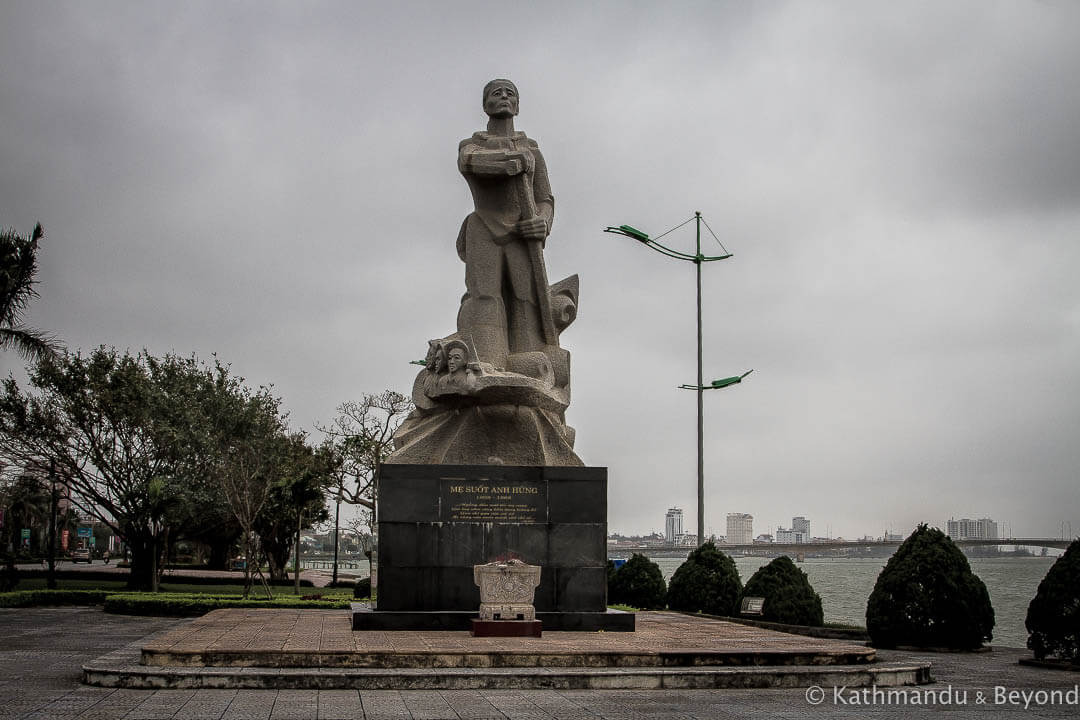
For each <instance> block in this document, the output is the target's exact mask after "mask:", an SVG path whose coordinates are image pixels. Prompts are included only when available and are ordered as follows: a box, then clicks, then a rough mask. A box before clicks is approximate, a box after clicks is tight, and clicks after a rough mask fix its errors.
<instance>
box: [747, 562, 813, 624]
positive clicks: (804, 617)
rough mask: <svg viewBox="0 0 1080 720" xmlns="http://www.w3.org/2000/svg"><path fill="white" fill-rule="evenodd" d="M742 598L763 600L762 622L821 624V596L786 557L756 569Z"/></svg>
mask: <svg viewBox="0 0 1080 720" xmlns="http://www.w3.org/2000/svg"><path fill="white" fill-rule="evenodd" d="M742 596H743V597H762V598H765V606H764V608H762V614H761V619H762V620H768V621H770V622H779V623H788V624H790V625H814V626H820V625H823V624H824V623H825V614H824V612H823V611H822V609H821V596H820V595H818V594H817V593H816V592H814V588H813V587H811V586H810V580H809V579H808V578H807V577H806V573H804V572H803V571H802V570H800V569H799V568H798V567H796V566H795V563H793V562H791V558H789V557H787V556H786V555H781V556H780V557H778V558H776V559H775V560H773V561H772V562H770V563H769V564H768V565H763V566H762V567H760V568H758V571H757V572H756V573H754V574H753V575H752V576H751V578H750V579H749V580H747V581H746V586H745V587H744V588H743V591H742ZM740 602H741V601H740Z"/></svg>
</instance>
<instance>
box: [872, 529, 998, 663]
mask: <svg viewBox="0 0 1080 720" xmlns="http://www.w3.org/2000/svg"><path fill="white" fill-rule="evenodd" d="M993 628H994V608H993V607H992V606H991V605H990V594H989V593H988V592H987V591H986V585H984V584H983V582H982V580H980V579H979V578H978V576H977V575H975V573H973V572H972V571H971V566H970V565H969V564H968V561H967V558H966V557H964V554H963V553H962V552H961V551H960V548H958V547H957V546H956V544H955V543H954V542H953V541H952V540H951V539H950V538H949V537H948V536H947V535H945V533H943V532H941V531H940V530H938V529H937V528H929V527H927V526H926V525H925V524H922V525H920V526H919V527H918V528H916V530H915V532H913V533H912V534H911V536H910V537H908V539H907V540H905V541H904V543H903V544H902V545H901V546H900V547H899V548H898V549H897V551H896V552H895V553H894V554H893V556H892V557H891V558H889V562H888V563H887V564H886V565H885V567H884V569H883V570H882V571H881V574H880V575H878V579H877V583H876V584H875V585H874V591H873V592H872V593H870V599H869V601H868V602H867V604H866V630H867V632H868V633H869V634H870V639H871V641H872V642H873V644H874V645H875V646H876V647H884V648H890V647H896V646H897V645H916V646H920V647H947V648H953V649H958V650H959V649H974V648H978V647H980V646H981V645H982V644H983V642H984V641H989V640H990V639H991V638H992V637H993V632H992V631H993Z"/></svg>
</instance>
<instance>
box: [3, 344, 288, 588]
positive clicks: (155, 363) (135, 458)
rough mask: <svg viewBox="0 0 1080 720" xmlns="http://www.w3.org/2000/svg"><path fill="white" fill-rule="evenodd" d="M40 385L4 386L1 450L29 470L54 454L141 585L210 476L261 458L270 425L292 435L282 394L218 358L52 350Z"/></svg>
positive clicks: (33, 380) (150, 580) (40, 371)
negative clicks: (209, 362) (194, 492)
mask: <svg viewBox="0 0 1080 720" xmlns="http://www.w3.org/2000/svg"><path fill="white" fill-rule="evenodd" d="M30 385H31V388H32V389H33V391H32V392H25V393H24V392H23V391H22V390H20V388H19V387H18V385H17V384H16V383H15V381H14V379H12V378H10V377H9V378H8V379H7V380H6V381H4V383H3V385H2V389H0V453H2V454H3V455H4V456H5V457H6V458H7V459H8V460H9V462H12V463H14V464H17V465H22V466H24V467H25V466H29V465H32V464H35V463H36V464H38V465H39V466H41V465H45V464H47V463H48V462H49V461H53V462H55V464H56V470H57V473H58V474H59V475H60V476H61V477H63V478H65V480H66V481H67V483H68V484H69V486H70V489H71V501H72V503H73V504H74V505H75V506H76V507H78V508H79V509H80V510H82V511H83V512H84V513H87V514H90V515H93V516H94V517H96V518H98V519H99V520H100V521H102V522H103V523H105V525H107V526H108V527H109V528H110V529H111V530H112V531H113V532H114V533H116V534H117V535H119V536H120V537H122V538H123V539H124V542H125V543H126V544H127V547H128V549H129V551H130V552H131V561H132V567H131V575H130V581H129V582H130V584H131V586H132V587H134V588H139V589H147V588H150V587H152V586H153V585H154V584H155V583H154V580H155V578H154V576H155V573H154V569H155V566H156V565H157V564H158V560H159V559H160V557H161V555H162V553H163V552H164V550H165V548H166V546H167V544H168V542H169V541H170V538H176V537H179V536H181V534H182V533H183V532H184V523H185V522H186V521H187V519H189V518H190V517H191V507H192V501H191V494H190V491H191V489H192V488H193V487H199V486H200V483H203V482H206V480H205V479H206V478H216V477H220V476H222V475H224V474H229V473H236V472H238V470H237V466H238V465H240V464H243V463H244V462H245V461H248V462H256V460H257V459H258V461H259V462H261V459H259V447H258V439H259V434H258V432H256V431H257V430H259V429H263V430H267V431H269V429H272V430H273V431H281V428H282V426H283V422H284V421H283V419H282V418H281V415H280V412H279V409H278V406H279V401H278V400H277V399H276V398H274V397H272V396H271V395H270V393H269V391H268V390H267V389H266V388H260V389H259V390H257V391H252V390H250V389H249V388H247V387H246V386H245V385H244V383H243V378H238V377H235V376H233V375H231V374H230V372H229V368H228V367H227V366H224V365H222V364H221V363H220V362H217V361H216V359H215V362H214V365H213V366H206V365H204V364H202V363H200V362H199V361H198V360H196V359H195V358H194V357H192V358H181V357H178V356H175V355H167V356H165V357H163V358H155V357H153V356H151V355H149V354H148V353H146V352H142V353H139V354H138V355H131V354H130V353H120V352H118V351H116V350H115V349H108V348H104V347H102V348H98V349H97V350H94V351H93V352H92V353H90V354H89V355H87V356H83V355H82V354H81V353H75V354H67V355H64V356H54V357H46V358H45V359H43V360H42V361H41V362H40V363H38V364H37V366H36V367H35V368H33V370H32V372H31V374H30Z"/></svg>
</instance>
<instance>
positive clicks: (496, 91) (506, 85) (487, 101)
mask: <svg viewBox="0 0 1080 720" xmlns="http://www.w3.org/2000/svg"><path fill="white" fill-rule="evenodd" d="M484 112H485V113H487V114H488V117H493V118H496V117H497V118H510V117H514V116H515V115H517V114H518V89H517V86H516V85H514V83H512V82H510V81H509V80H503V79H501V78H499V79H496V80H492V81H491V82H489V83H488V84H487V85H485V86H484Z"/></svg>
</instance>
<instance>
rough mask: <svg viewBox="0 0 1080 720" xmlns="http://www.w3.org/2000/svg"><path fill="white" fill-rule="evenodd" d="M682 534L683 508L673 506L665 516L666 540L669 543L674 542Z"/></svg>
mask: <svg viewBox="0 0 1080 720" xmlns="http://www.w3.org/2000/svg"><path fill="white" fill-rule="evenodd" d="M682 534H683V529H682V510H681V509H679V508H671V509H669V510H668V511H667V515H665V516H664V540H665V541H667V542H668V543H669V544H674V543H675V542H677V541H678V539H679V536H680V535H682Z"/></svg>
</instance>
